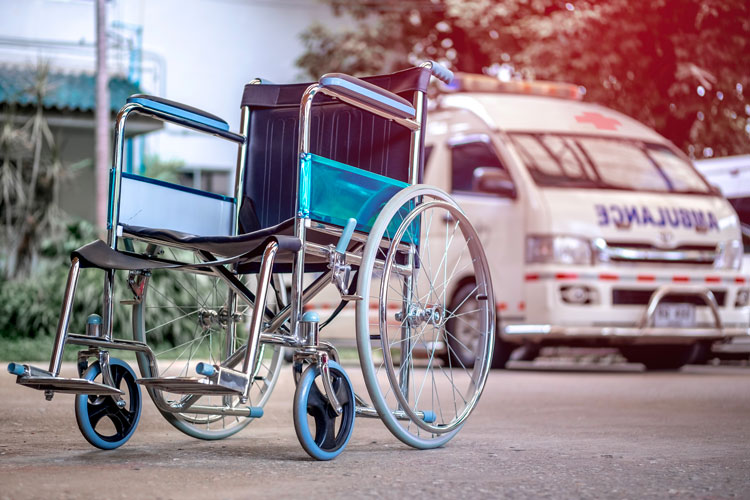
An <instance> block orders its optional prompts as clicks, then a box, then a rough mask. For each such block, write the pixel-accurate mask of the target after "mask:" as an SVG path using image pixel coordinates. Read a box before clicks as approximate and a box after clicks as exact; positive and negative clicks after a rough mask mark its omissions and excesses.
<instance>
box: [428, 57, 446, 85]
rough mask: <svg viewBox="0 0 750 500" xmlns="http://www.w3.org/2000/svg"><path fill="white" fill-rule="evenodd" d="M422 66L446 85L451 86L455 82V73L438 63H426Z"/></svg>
mask: <svg viewBox="0 0 750 500" xmlns="http://www.w3.org/2000/svg"><path fill="white" fill-rule="evenodd" d="M422 66H424V67H425V68H429V69H430V71H431V72H432V76H434V77H435V78H437V79H438V80H440V81H441V82H443V83H445V84H446V85H450V83H451V82H452V81H453V71H451V70H449V69H448V68H446V67H445V66H443V65H442V64H440V63H439V62H437V61H426V62H425V63H424V64H422Z"/></svg>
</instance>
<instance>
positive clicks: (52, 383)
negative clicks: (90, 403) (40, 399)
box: [8, 363, 124, 396]
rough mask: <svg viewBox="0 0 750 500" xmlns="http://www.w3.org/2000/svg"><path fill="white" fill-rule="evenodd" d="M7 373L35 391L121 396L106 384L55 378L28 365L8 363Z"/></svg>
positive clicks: (120, 393) (80, 379) (117, 390)
mask: <svg viewBox="0 0 750 500" xmlns="http://www.w3.org/2000/svg"><path fill="white" fill-rule="evenodd" d="M8 372H10V373H12V374H13V375H16V376H17V377H16V383H17V384H20V385H24V386H26V387H31V388H32V389H37V390H39V391H53V392H61V393H66V394H91V395H96V396H106V395H122V394H124V393H123V392H122V391H121V390H119V389H117V388H115V387H112V386H110V385H106V384H100V383H98V382H92V381H91V380H86V379H82V378H63V377H55V376H53V375H52V373H50V372H48V371H46V370H42V369H41V368H37V367H35V366H29V365H19V364H18V363H10V364H9V365H8Z"/></svg>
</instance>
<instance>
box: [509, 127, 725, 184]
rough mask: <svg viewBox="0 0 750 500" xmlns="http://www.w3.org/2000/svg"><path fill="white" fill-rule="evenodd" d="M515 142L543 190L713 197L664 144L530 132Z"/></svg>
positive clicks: (516, 135) (684, 162)
mask: <svg viewBox="0 0 750 500" xmlns="http://www.w3.org/2000/svg"><path fill="white" fill-rule="evenodd" d="M511 140H512V141H513V145H514V146H515V148H516V151H518V153H519V155H520V156H521V158H522V159H523V162H524V164H525V165H526V168H528V170H529V173H530V174H531V176H532V177H533V179H534V181H535V182H536V183H537V184H538V185H539V186H544V187H570V188H591V189H622V190H631V191H656V192H667V193H690V194H711V193H712V190H711V187H710V186H709V185H708V184H707V183H706V182H705V181H704V180H703V179H702V178H701V176H700V175H699V174H698V173H697V172H696V171H695V169H694V168H693V166H692V165H690V163H688V162H686V161H685V160H683V159H682V158H680V157H679V156H677V155H676V154H674V153H673V152H672V151H671V150H670V149H669V148H667V147H665V146H663V145H660V144H649V143H644V142H641V141H636V140H628V139H619V138H610V137H591V136H575V135H558V134H527V133H514V134H511Z"/></svg>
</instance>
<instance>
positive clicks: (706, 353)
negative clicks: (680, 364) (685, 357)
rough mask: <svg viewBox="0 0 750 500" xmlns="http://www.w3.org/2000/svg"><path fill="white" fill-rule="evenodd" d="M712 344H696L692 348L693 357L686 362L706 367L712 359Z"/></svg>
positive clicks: (704, 342)
mask: <svg viewBox="0 0 750 500" xmlns="http://www.w3.org/2000/svg"><path fill="white" fill-rule="evenodd" d="M712 344H713V342H710V341H709V342H706V341H703V342H698V343H696V344H695V345H694V346H693V355H692V356H691V358H690V361H688V364H691V365H707V364H708V362H709V361H711V360H712V359H713V358H714V354H713V353H712V352H711V346H712Z"/></svg>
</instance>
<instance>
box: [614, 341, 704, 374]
mask: <svg viewBox="0 0 750 500" xmlns="http://www.w3.org/2000/svg"><path fill="white" fill-rule="evenodd" d="M620 353H622V355H623V356H624V357H625V359H627V360H628V362H630V363H641V364H643V365H644V366H645V367H646V370H649V371H656V370H679V369H680V368H682V367H683V366H684V365H686V364H687V363H689V362H690V361H691V360H692V358H693V356H694V353H695V346H694V345H693V344H690V345H643V346H641V345H638V346H627V347H621V348H620Z"/></svg>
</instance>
